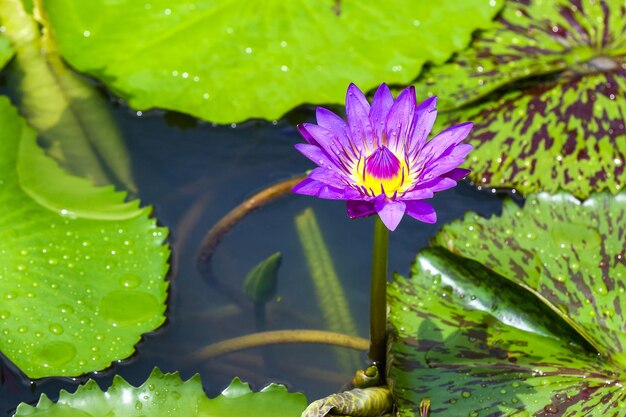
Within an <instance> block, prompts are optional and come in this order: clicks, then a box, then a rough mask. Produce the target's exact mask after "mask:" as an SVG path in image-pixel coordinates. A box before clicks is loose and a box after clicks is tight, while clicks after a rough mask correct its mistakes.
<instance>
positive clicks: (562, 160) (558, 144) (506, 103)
mask: <svg viewBox="0 0 626 417" xmlns="http://www.w3.org/2000/svg"><path fill="white" fill-rule="evenodd" d="M625 54H626V8H625V7H624V4H623V1H621V0H598V1H588V0H577V1H570V0H556V1H539V0H530V1H525V2H517V1H509V2H507V3H506V4H505V7H504V9H503V11H502V14H501V15H500V16H499V18H498V19H497V20H496V23H495V25H494V27H492V28H491V29H488V30H486V31H484V32H482V33H481V34H479V36H478V37H477V38H476V40H475V41H474V42H473V43H472V45H471V47H470V48H468V49H467V50H465V51H463V52H461V53H459V54H458V56H456V57H455V58H454V59H453V60H452V61H451V62H450V63H448V64H445V65H443V66H439V67H432V68H431V69H430V70H429V71H426V72H425V73H424V74H423V75H422V76H421V77H420V78H419V79H418V82H417V83H416V89H417V94H418V96H420V95H422V96H426V95H432V94H435V95H438V96H439V102H438V104H439V108H440V110H446V111H447V113H444V114H443V117H441V118H440V119H439V121H440V123H441V125H442V126H444V125H448V124H450V123H452V122H455V121H461V120H463V121H465V120H471V121H472V122H474V124H475V128H474V130H473V132H472V134H471V135H470V141H469V142H470V143H471V144H473V145H474V147H475V149H474V150H473V151H472V158H471V159H470V160H469V161H468V163H467V167H468V168H471V169H472V173H471V174H470V178H472V179H473V180H474V181H475V182H477V183H478V184H480V185H482V186H488V187H513V188H516V189H518V190H520V191H522V192H524V193H529V192H535V191H549V192H553V193H554V192H556V191H557V190H559V189H562V190H565V191H568V192H571V193H572V194H574V195H576V196H578V197H583V198H584V197H587V196H589V195H590V194H591V193H592V192H594V191H601V190H605V189H608V190H610V191H611V192H612V193H617V192H618V191H619V190H620V189H621V188H622V187H623V186H624V184H625V183H626V173H624V169H623V164H624V163H625V162H626V145H624V144H623V141H622V140H620V139H622V138H623V137H624V135H625V134H626V129H625V128H624V115H625V114H626V100H624V99H625V98H626V93H625V91H626V89H625V86H626V69H625V68H626V60H625V56H626V55H625Z"/></svg>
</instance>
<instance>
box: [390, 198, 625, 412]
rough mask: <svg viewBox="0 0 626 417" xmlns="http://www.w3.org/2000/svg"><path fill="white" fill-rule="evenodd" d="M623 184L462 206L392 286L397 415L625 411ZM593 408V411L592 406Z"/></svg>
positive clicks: (393, 379) (393, 380) (392, 371)
mask: <svg viewBox="0 0 626 417" xmlns="http://www.w3.org/2000/svg"><path fill="white" fill-rule="evenodd" d="M625 197H626V195H624V194H620V195H618V196H615V197H614V196H612V195H610V194H609V193H603V194H596V195H594V196H593V197H592V198H590V199H589V200H587V201H586V202H585V203H580V202H579V201H578V200H576V199H575V198H573V197H572V196H570V195H567V194H560V195H557V196H549V195H547V194H540V195H533V196H530V197H529V199H528V200H527V202H526V205H525V207H524V208H520V207H518V206H517V204H515V203H514V202H513V201H507V202H506V203H505V205H504V209H503V213H502V215H501V216H499V217H493V218H491V219H485V218H481V217H479V216H477V215H475V214H468V215H467V216H466V218H465V219H464V220H462V221H457V222H454V223H452V224H450V225H448V226H445V227H444V228H443V230H442V231H441V232H440V233H439V234H437V235H436V236H435V238H434V239H433V242H432V245H433V246H434V247H432V248H429V249H426V250H424V251H422V252H421V253H420V254H418V257H417V262H416V264H415V266H414V268H413V271H412V272H413V274H412V275H413V277H412V279H409V280H406V279H403V278H399V277H396V279H395V280H394V282H393V283H392V284H391V285H390V287H389V304H390V309H391V310H390V316H389V320H390V325H391V327H390V329H391V345H390V346H391V351H390V356H389V364H390V374H389V379H390V385H391V387H392V390H393V395H394V400H395V401H396V403H397V404H398V406H399V408H400V413H401V415H402V416H417V415H419V402H420V401H421V400H422V399H423V398H429V399H430V400H431V414H430V415H431V416H432V417H436V416H446V415H470V416H499V415H507V416H531V415H532V416H550V415H553V414H554V415H562V416H571V417H574V416H581V417H582V416H589V415H598V416H604V415H611V416H626V404H625V400H626V390H624V388H623V379H624V373H625V371H626V352H625V349H624V346H625V344H626V321H625V319H624V317H623V312H622V306H624V305H626V294H625V288H626V275H625V273H626V260H625V259H624V255H625V254H626V243H625V242H626V239H625V236H624V234H625V232H626V226H625V225H624V223H625V222H624V219H625V218H626V198H625ZM596 413H597V414H596Z"/></svg>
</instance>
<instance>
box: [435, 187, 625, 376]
mask: <svg viewBox="0 0 626 417" xmlns="http://www.w3.org/2000/svg"><path fill="white" fill-rule="evenodd" d="M625 218H626V194H619V195H618V196H617V197H613V196H611V195H609V194H608V193H606V194H596V195H593V196H592V197H590V198H589V199H588V200H586V201H585V202H584V203H582V204H581V203H580V202H579V201H578V200H576V199H575V198H573V197H571V196H569V195H566V194H560V195H556V196H550V195H548V194H540V195H537V196H531V197H529V199H528V200H527V201H526V205H525V206H524V208H523V209H520V208H519V207H518V206H517V205H516V204H515V203H514V202H512V201H508V202H506V203H505V204H504V207H503V212H502V215H501V216H500V217H493V218H491V219H484V218H481V217H480V216H477V215H475V214H468V215H467V216H466V217H465V219H464V220H463V221H462V222H461V221H459V222H454V223H452V224H451V225H448V226H446V227H444V228H443V230H442V231H441V232H440V233H439V234H438V235H437V236H436V237H435V240H434V243H435V244H439V245H441V246H444V247H447V248H448V249H449V250H451V251H452V252H454V253H456V254H459V255H461V256H463V257H466V258H469V259H473V260H476V261H478V262H480V263H482V264H483V265H485V266H486V267H487V268H489V269H491V270H493V271H494V272H496V273H498V274H500V275H502V276H503V277H505V278H507V279H509V280H511V281H513V282H515V283H516V284H518V285H521V286H523V287H525V288H526V289H528V290H529V291H531V292H533V293H534V294H535V295H536V296H537V297H538V298H539V299H541V300H542V301H543V302H544V303H546V304H547V305H548V306H549V307H550V308H552V309H553V310H554V311H555V312H556V313H557V314H559V315H560V316H561V317H562V318H563V319H564V320H565V321H567V322H568V323H569V324H570V325H571V326H572V327H573V328H575V329H576V330H577V331H578V332H579V333H580V334H581V335H582V336H583V337H584V338H585V339H587V340H588V341H589V343H591V345H593V346H594V347H595V349H597V351H598V352H599V353H600V354H601V355H603V356H606V357H608V358H610V359H611V360H612V361H613V362H614V363H615V365H619V366H622V367H624V366H626V320H625V318H624V314H623V310H622V308H623V306H626V294H625V291H624V290H625V289H626V259H625V258H624V255H625V254H626V236H625V235H624V233H625V231H626V228H624V224H623V223H624V219H625Z"/></svg>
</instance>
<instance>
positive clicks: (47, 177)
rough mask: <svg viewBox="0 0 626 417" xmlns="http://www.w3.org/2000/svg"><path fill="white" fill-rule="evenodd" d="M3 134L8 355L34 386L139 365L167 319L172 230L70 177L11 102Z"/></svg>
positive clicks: (4, 105) (3, 107)
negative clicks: (138, 356)
mask: <svg viewBox="0 0 626 417" xmlns="http://www.w3.org/2000/svg"><path fill="white" fill-rule="evenodd" d="M0 126H2V129H1V130H0V237H1V239H0V254H1V255H2V256H0V297H2V301H1V302H0V350H1V351H2V353H3V354H4V355H5V356H6V357H7V358H8V359H9V360H11V361H12V362H13V363H14V364H15V365H17V366H18V367H19V368H20V369H21V370H22V371H23V372H24V373H25V374H26V375H27V376H29V377H31V378H40V377H44V376H51V375H67V376H75V375H80V374H83V373H86V372H90V371H96V370H101V369H104V368H106V367H107V366H109V365H110V364H111V362H113V361H116V360H121V359H125V358H127V357H129V356H130V355H131V354H132V353H133V351H134V345H135V344H136V343H137V342H138V341H139V339H140V337H141V335H142V334H143V333H145V332H149V331H151V330H154V329H155V328H157V327H158V326H160V325H161V324H162V323H163V321H164V320H165V317H164V311H165V299H166V297H167V282H166V281H165V280H164V276H165V273H166V271H167V258H168V254H169V250H168V248H167V246H164V245H163V240H164V238H165V236H166V234H167V231H166V230H165V229H163V228H160V227H157V225H156V224H155V221H154V220H153V219H150V218H149V213H150V208H142V209H139V208H138V203H137V202H131V203H125V202H124V194H123V193H117V192H115V191H114V190H113V188H112V187H107V188H101V189H94V188H92V186H91V185H90V183H89V181H88V180H85V179H79V178H76V177H72V176H69V175H68V174H66V173H64V172H63V171H62V170H61V169H60V168H59V167H58V166H57V165H56V164H55V163H54V162H53V161H52V160H50V159H48V157H46V156H45V155H44V153H43V150H42V149H40V148H39V147H38V146H37V144H36V137H35V136H36V135H35V131H34V130H33V129H31V128H29V127H28V126H27V125H26V123H25V122H24V120H23V119H22V118H20V117H19V116H18V114H17V111H16V109H15V108H14V107H12V106H11V104H10V103H9V101H8V99H7V98H6V97H0ZM46 185H47V187H49V188H46ZM64 189H67V190H68V192H67V193H66V192H63V190H64ZM50 190H57V192H56V194H55V193H52V192H50ZM80 195H82V196H83V197H84V198H83V199H82V200H81V199H80V198H79V196H80Z"/></svg>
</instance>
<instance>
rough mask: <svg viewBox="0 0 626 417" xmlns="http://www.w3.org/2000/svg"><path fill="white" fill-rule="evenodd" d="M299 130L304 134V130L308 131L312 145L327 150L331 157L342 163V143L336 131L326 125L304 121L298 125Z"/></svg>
mask: <svg viewBox="0 0 626 417" xmlns="http://www.w3.org/2000/svg"><path fill="white" fill-rule="evenodd" d="M298 130H299V131H300V133H301V134H303V136H304V132H306V133H308V136H309V139H308V141H309V143H310V144H311V145H317V146H319V147H320V148H322V149H324V151H326V154H327V155H328V156H329V158H330V159H332V160H333V161H335V162H336V163H337V164H338V165H339V164H340V160H341V157H340V156H339V155H341V154H342V152H341V149H342V147H341V145H340V144H339V143H338V142H339V140H338V139H337V136H336V135H335V133H334V132H331V131H330V130H328V129H326V128H325V127H322V126H318V125H314V124H311V123H302V124H300V125H298Z"/></svg>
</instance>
